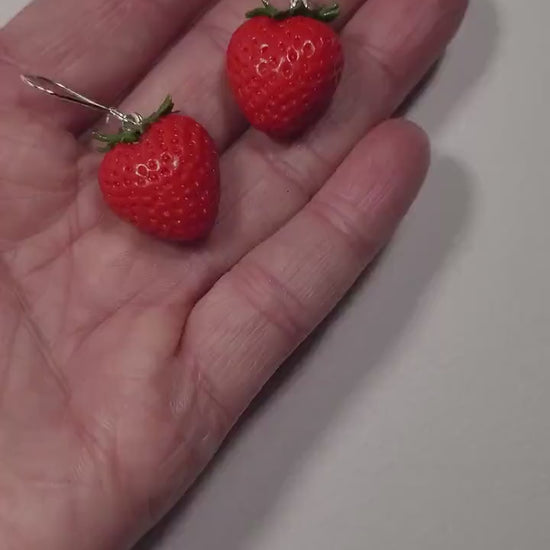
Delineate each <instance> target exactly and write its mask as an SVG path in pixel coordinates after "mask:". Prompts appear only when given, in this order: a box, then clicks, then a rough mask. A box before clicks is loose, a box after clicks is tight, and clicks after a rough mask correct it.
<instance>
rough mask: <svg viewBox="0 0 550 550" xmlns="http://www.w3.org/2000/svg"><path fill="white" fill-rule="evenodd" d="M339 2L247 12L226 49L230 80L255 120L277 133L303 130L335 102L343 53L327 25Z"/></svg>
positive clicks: (258, 125)
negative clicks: (336, 3) (319, 6)
mask: <svg viewBox="0 0 550 550" xmlns="http://www.w3.org/2000/svg"><path fill="white" fill-rule="evenodd" d="M338 11H339V10H338V6H336V5H335V6H330V7H325V8H316V9H313V8H310V7H309V6H308V4H307V2H304V0H298V1H293V2H292V6H291V8H290V9H289V10H286V11H279V10H277V9H276V8H274V7H273V6H271V4H270V3H269V2H267V1H264V6H263V7H262V8H258V9H256V10H253V11H251V12H249V13H248V14H247V17H249V20H248V21H246V22H245V23H244V24H243V25H241V27H239V28H238V29H237V30H236V31H235V33H234V34H233V37H232V39H231V42H230V44H229V48H228V51H227V72H228V77H229V83H230V86H231V89H232V91H233V93H234V96H235V98H236V101H237V103H238V104H239V106H240V108H241V109H242V111H243V112H244V114H245V116H246V117H247V119H248V121H249V122H250V124H251V125H252V126H254V127H256V128H258V129H259V130H261V131H263V132H265V133H267V134H269V135H271V136H273V137H275V138H289V137H293V136H295V135H297V134H300V133H301V132H303V131H304V130H305V129H306V128H307V127H308V126H309V125H310V124H311V123H312V122H314V121H315V120H316V119H317V118H318V117H319V116H320V115H321V114H322V112H323V111H324V110H325V109H326V108H327V107H328V105H329V104H330V102H331V100H332V98H333V96H334V93H335V91H336V88H337V87H338V83H339V81H340V78H341V75H342V69H343V65H344V56H343V51H342V46H341V43H340V39H339V37H338V35H337V34H336V33H335V32H334V31H333V30H332V28H331V27H330V26H329V25H328V22H329V21H332V20H333V19H334V18H335V17H337V16H338Z"/></svg>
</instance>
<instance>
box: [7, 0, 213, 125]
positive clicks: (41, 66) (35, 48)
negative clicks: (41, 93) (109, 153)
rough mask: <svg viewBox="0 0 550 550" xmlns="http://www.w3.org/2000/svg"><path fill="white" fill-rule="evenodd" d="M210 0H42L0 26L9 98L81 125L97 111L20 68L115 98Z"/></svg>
mask: <svg viewBox="0 0 550 550" xmlns="http://www.w3.org/2000/svg"><path fill="white" fill-rule="evenodd" d="M210 3H213V0H211V1H209V2H204V1H202V0H186V1H185V2H182V1H181V0H119V1H116V2H114V1H112V0H78V1H75V0H35V2H33V3H32V4H31V5H30V6H29V7H28V8H27V9H25V10H23V11H22V12H21V14H20V15H18V16H17V17H15V18H14V19H13V20H12V21H11V22H10V23H8V25H7V26H6V27H5V28H4V29H2V31H1V34H0V55H1V57H0V59H1V62H0V79H1V80H2V82H4V83H8V84H9V85H8V86H7V87H6V89H4V90H3V91H2V93H1V95H2V100H3V101H4V103H5V102H6V101H9V102H11V103H17V104H19V106H23V107H32V108H34V109H36V110H38V111H40V112H41V113H44V114H45V115H48V116H50V117H51V118H53V119H55V120H56V121H58V122H59V123H60V124H63V125H64V126H68V127H69V128H71V129H81V128H82V125H83V124H85V123H86V122H87V121H90V114H89V113H87V112H86V111H83V110H81V108H78V107H70V106H69V107H68V106H67V105H65V104H63V103H57V102H52V101H51V99H48V98H41V97H38V96H37V95H36V92H32V91H30V90H25V89H24V88H23V87H22V86H21V85H20V83H19V79H18V78H17V77H18V75H19V73H21V72H25V73H31V74H37V73H38V74H41V75H44V76H48V77H51V78H54V79H55V80H58V81H61V82H63V83H65V84H67V85H69V86H72V87H74V88H75V89H77V90H79V91H82V92H83V93H85V94H88V95H90V96H92V97H93V98H94V99H95V98H97V99H98V100H100V101H103V102H106V103H108V104H110V103H114V102H116V100H117V99H119V96H120V95H121V94H123V93H124V92H125V91H126V90H128V89H129V88H130V87H131V86H132V85H133V84H134V83H135V82H136V80H137V79H139V77H140V76H141V75H142V74H143V73H144V71H146V69H148V68H149V67H150V65H151V64H152V63H153V61H154V60H155V59H156V58H157V57H158V55H159V54H160V53H161V52H162V50H163V49H164V48H165V47H166V46H167V45H168V44H169V43H170V42H171V41H172V40H173V39H174V38H175V37H176V35H177V34H178V33H179V32H180V31H181V30H182V29H183V28H184V27H185V26H186V25H188V24H189V22H190V20H192V19H193V18H194V17H196V16H197V14H198V13H199V12H200V11H201V10H202V9H204V8H205V7H206V5H208V4H210ZM4 85H5V84H4ZM156 99H158V98H156Z"/></svg>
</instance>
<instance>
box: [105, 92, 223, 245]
mask: <svg viewBox="0 0 550 550" xmlns="http://www.w3.org/2000/svg"><path fill="white" fill-rule="evenodd" d="M173 108H174V104H173V102H172V100H171V99H170V98H167V99H166V100H165V102H164V103H163V104H162V106H161V107H160V109H159V110H158V111H157V112H156V113H154V114H153V115H151V116H150V117H149V118H146V119H142V120H139V119H138V120H131V117H130V120H129V121H127V122H126V123H124V124H123V128H122V130H121V132H120V133H119V134H117V135H113V136H107V135H103V134H96V136H95V137H96V139H98V140H99V141H101V142H103V143H105V145H106V148H107V150H108V152H107V153H106V155H105V158H104V159H103V162H102V163H101V167H100V170H99V185H100V187H101V191H102V192H103V196H104V197H105V201H106V202H107V204H108V205H109V206H110V207H111V209H112V210H113V211H114V212H115V213H116V214H117V215H118V216H119V217H121V218H122V219H124V220H126V221H128V222H130V223H132V224H133V225H135V226H136V227H138V228H139V229H140V230H142V231H144V232H146V233H150V234H152V235H154V236H156V237H160V238H163V239H168V240H173V241H195V240H198V239H201V238H203V237H205V236H207V235H208V233H209V232H210V231H211V229H212V227H213V226H214V223H215V221H216V216H217V214H218V204H219V200H220V174H219V159H218V154H217V152H216V148H215V146H214V143H213V141H212V139H211V137H210V136H209V135H208V133H207V131H206V130H205V129H204V128H203V127H202V126H201V125H200V124H199V123H198V122H196V121H195V120H193V119H192V118H189V117H186V116H182V115H179V114H175V113H173V112H172V111H173ZM134 116H135V115H134Z"/></svg>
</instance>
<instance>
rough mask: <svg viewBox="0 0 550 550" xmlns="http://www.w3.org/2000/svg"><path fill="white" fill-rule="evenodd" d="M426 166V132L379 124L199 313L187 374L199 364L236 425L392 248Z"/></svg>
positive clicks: (187, 339) (190, 329)
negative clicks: (305, 341) (382, 254)
mask: <svg viewBox="0 0 550 550" xmlns="http://www.w3.org/2000/svg"><path fill="white" fill-rule="evenodd" d="M428 164H429V145H428V142H427V138H426V137H425V134H424V133H423V132H422V131H421V130H419V129H418V128H417V127H416V126H414V125H412V124H410V123H407V122H403V121H390V122H386V123H384V124H382V125H381V126H379V127H378V128H377V129H375V130H374V131H372V132H371V133H370V134H369V135H368V136H367V137H365V138H364V139H363V140H362V141H361V142H360V143H359V144H358V145H357V146H356V147H355V149H354V150H353V152H352V153H351V154H350V155H349V156H348V157H347V159H346V160H345V161H344V163H343V164H342V165H341V166H340V168H339V169H338V171H337V172H336V173H335V174H334V176H333V177H332V178H331V179H330V180H329V181H328V182H327V183H326V184H325V186H324V188H323V189H322V190H321V191H320V192H319V193H318V194H317V195H316V196H315V197H314V198H313V200H312V201H311V202H310V203H309V204H308V205H307V206H306V207H305V208H304V209H303V210H302V211H301V212H300V213H298V214H297V215H296V216H295V217H294V219H292V220H291V221H290V222H289V223H288V224H287V225H286V226H284V227H283V228H282V229H280V230H279V231H278V232H277V233H276V234H275V235H273V236H272V237H271V238H269V239H268V240H266V241H265V242H264V243H262V244H261V245H259V246H258V247H257V248H256V249H254V250H253V251H251V252H250V253H249V254H248V255H247V256H245V257H244V258H243V259H242V260H241V262H240V263H239V264H237V265H236V266H235V267H234V268H233V269H232V270H231V271H230V272H228V273H227V274H226V275H225V276H224V277H222V278H221V279H220V280H219V281H218V283H217V284H216V285H215V286H214V287H213V289H212V290H211V291H210V292H209V294H207V295H206V296H205V297H204V298H203V299H202V301H201V302H199V303H198V304H197V306H196V308H195V310H194V311H193V313H192V314H191V317H190V318H189V321H188V324H187V327H186V333H185V335H184V346H183V348H182V352H181V353H182V354H183V356H184V357H182V358H181V359H182V368H185V366H186V365H187V366H189V362H190V361H192V363H193V365H194V368H195V369H200V376H201V378H202V379H204V380H207V381H208V387H209V392H210V393H211V394H215V397H216V400H217V401H218V402H219V403H221V404H223V405H224V408H225V411H226V412H227V411H230V416H231V417H232V418H231V419H232V420H235V419H236V417H237V415H238V414H239V413H240V412H242V410H243V409H244V408H245V407H246V406H247V405H248V404H249V402H250V401H251V400H252V399H253V398H254V396H255V395H256V394H257V392H258V391H259V390H260V389H261V387H262V386H263V385H264V384H265V383H266V382H267V380H268V379H269V378H270V377H271V376H272V375H273V373H274V372H275V370H276V369H277V368H278V366H279V365H280V364H281V363H282V362H283V361H284V359H285V358H286V357H287V356H288V355H289V354H290V353H291V352H292V351H293V350H294V349H295V348H296V347H297V346H298V345H299V344H300V342H301V341H302V340H303V339H304V338H305V337H306V336H307V335H308V334H309V333H311V332H312V331H313V330H314V328H315V327H316V326H317V325H318V324H319V323H320V322H321V321H322V320H323V319H324V318H325V317H326V316H327V315H328V313H329V312H330V311H331V310H332V309H333V308H334V307H335V306H336V304H337V303H338V301H339V300H340V299H341V298H342V297H343V296H344V294H345V293H346V292H347V291H348V290H349V288H350V287H351V286H352V285H353V283H354V282H355V281H356V279H357V278H358V277H359V276H360V274H361V273H362V272H363V271H364V269H365V268H366V267H367V266H368V264H369V263H370V262H371V261H372V259H373V258H374V257H375V255H376V254H377V253H378V251H379V250H380V249H381V247H383V246H384V245H385V244H386V242H387V241H388V239H389V238H390V237H391V235H392V233H393V232H394V230H395V229H396V227H397V225H398V224H399V222H400V221H401V219H402V218H403V216H404V215H405V213H406V212H407V210H408V208H409V207H410V205H411V204H412V202H413V201H414V199H415V197H416V195H417V193H418V191H419V189H420V186H421V184H422V182H423V180H424V178H425V175H426V171H427V168H428ZM191 353H192V355H193V356H192V358H191V357H190V354H191ZM233 417H235V418H233Z"/></svg>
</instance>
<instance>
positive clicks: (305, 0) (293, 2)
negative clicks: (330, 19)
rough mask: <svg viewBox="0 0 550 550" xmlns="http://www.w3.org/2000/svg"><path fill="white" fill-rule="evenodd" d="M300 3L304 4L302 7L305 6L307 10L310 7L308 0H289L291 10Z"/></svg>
mask: <svg viewBox="0 0 550 550" xmlns="http://www.w3.org/2000/svg"><path fill="white" fill-rule="evenodd" d="M300 5H302V6H304V8H307V9H308V10H309V9H311V6H310V4H309V0H290V9H291V10H294V9H296V8H298V7H299V6H300Z"/></svg>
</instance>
